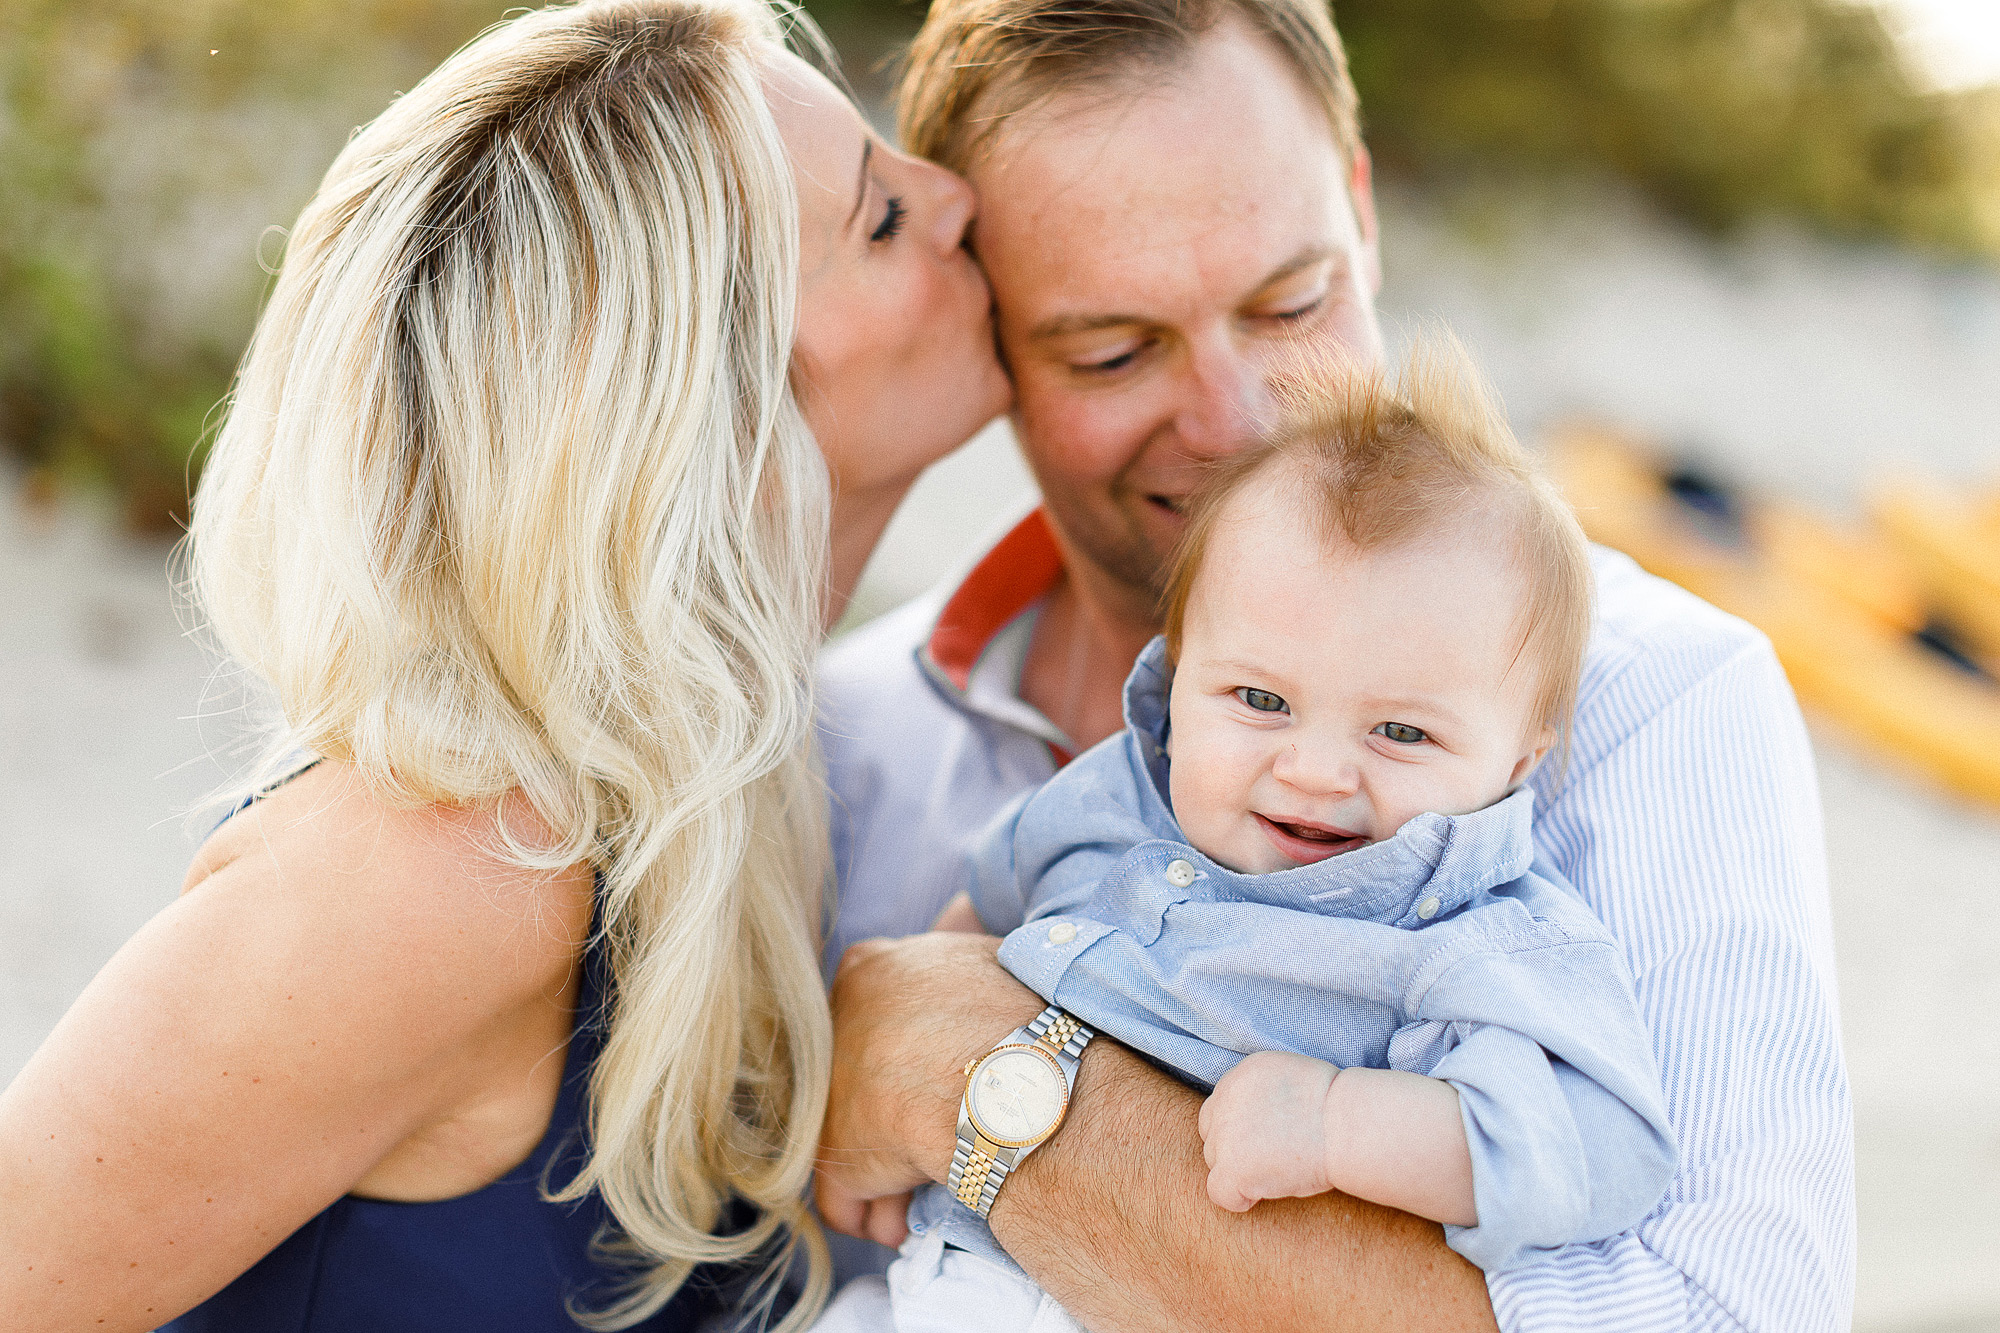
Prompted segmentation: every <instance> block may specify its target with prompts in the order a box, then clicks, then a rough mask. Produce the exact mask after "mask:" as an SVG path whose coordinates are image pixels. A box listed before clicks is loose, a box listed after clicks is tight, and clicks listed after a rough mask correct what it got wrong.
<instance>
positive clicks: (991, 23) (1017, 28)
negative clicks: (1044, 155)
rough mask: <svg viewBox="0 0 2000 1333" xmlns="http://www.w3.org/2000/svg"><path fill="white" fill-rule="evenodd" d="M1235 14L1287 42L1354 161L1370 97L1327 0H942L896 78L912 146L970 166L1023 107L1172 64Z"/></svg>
mask: <svg viewBox="0 0 2000 1333" xmlns="http://www.w3.org/2000/svg"><path fill="white" fill-rule="evenodd" d="M1232 16H1234V17H1236V18H1239V19H1241V20H1242V21H1244V22H1245V23H1247V24H1248V25H1249V26H1250V28H1251V29H1252V30H1253V31H1255V32H1259V33H1262V34H1263V35H1264V36H1266V37H1268V38H1269V39H1270V40H1271V41H1272V42H1273V43H1274V44H1275V45H1276V46H1277V48H1278V50H1279V51H1280V52H1281V53H1282V54H1283V55H1284V57H1285V60H1286V62H1287V63H1288V64H1289V65H1290V66H1291V67H1292V69H1293V71H1294V72H1296V73H1297V75H1298V77H1299V81H1300V83H1301V84H1302V85H1303V86H1304V87H1305V89H1306V91H1307V92H1308V93H1309V94H1310V95H1311V96H1312V97H1313V98H1314V99H1315V100H1316V101H1318V102H1319V103H1320V104H1321V105H1322V106H1323V107H1324V108H1325V109H1326V120H1327V125H1328V127H1329V128H1330V129H1331V130H1332V132H1333V141H1334V144H1335V146H1336V147H1338V148H1339V150H1340V155H1341V159H1342V160H1343V161H1344V162H1346V163H1347V165H1348V166H1349V167H1350V168H1351V167H1352V166H1353V165H1354V160H1355V158H1356V156H1357V155H1358V154H1359V153H1360V151H1361V128H1360V99H1359V98H1357V97H1356V96H1355V92H1354V82H1353V80H1352V79H1350V78H1349V77H1348V73H1347V53H1346V52H1345V51H1344V50H1343V49H1342V48H1341V45H1340V34H1339V33H1338V32H1336V31H1335V30H1334V26H1333V16H1332V14H1331V13H1330V12H1328V9H1327V5H1326V0H933V3H932V5H931V9H930V15H929V17H927V18H926V19H925V20H924V26H923V28H922V29H921V30H920V31H919V32H918V33H917V36H916V40H915V41H914V42H912V43H911V45H910V52H909V57H908V62H907V65H906V67H905V68H904V71H903V78H902V83H901V85H900V86H899V87H898V89H897V94H896V119H897V125H898V128H899V129H900V131H901V133H902V136H903V146H904V147H905V148H907V149H908V150H909V151H910V152H913V153H916V154H918V155H919V156H922V157H927V158H929V159H931V160H932V161H933V162H938V163H941V164H943V165H944V166H947V167H950V168H951V169H952V170H953V171H956V172H958V173H959V174H960V175H965V174H967V173H968V172H969V171H970V169H971V167H972V165H973V163H974V162H975V161H976V159H977V157H978V155H979V153H980V152H981V151H982V149H983V148H984V147H985V146H986V145H987V144H988V143H989V142H990V141H991V139H992V138H993V136H994V135H995V134H996V133H997V132H998V131H999V130H1000V129H1001V128H1002V127H1003V126H1005V124H1006V123H1007V121H1008V120H1010V119H1011V118H1013V117H1014V116H1017V115H1019V114H1020V113H1022V112H1024V111H1028V110H1031V109H1033V108H1034V107H1036V106H1039V105H1041V104H1043V103H1045V102H1047V101H1048V100H1050V99H1051V98H1053V97H1055V96H1056V95H1057V94H1059V93H1075V92H1087V91H1092V90H1104V89H1107V88H1109V87H1112V86H1114V85H1116V84H1118V83H1120V82H1121V81H1123V80H1125V79H1127V78H1129V77H1130V76H1131V75H1132V74H1133V73H1134V72H1135V71H1139V72H1144V71H1147V70H1153V71H1162V70H1166V69H1169V68H1171V67H1172V66H1173V64H1174V63H1175V62H1176V61H1178V60H1180V59H1181V58H1182V57H1184V56H1185V55H1186V54H1187V52H1188V50H1189V49H1190V48H1191V47H1193V45H1194V44H1195V42H1196V40H1197V39H1199V38H1200V37H1202V36H1203V35H1204V34H1206V33H1208V32H1209V31H1211V30H1212V29H1213V28H1214V27H1215V26H1216V24H1218V23H1220V22H1222V21H1223V20H1224V19H1226V18H1229V17H1232Z"/></svg>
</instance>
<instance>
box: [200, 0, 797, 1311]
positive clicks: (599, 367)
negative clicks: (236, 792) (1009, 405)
mask: <svg viewBox="0 0 2000 1333" xmlns="http://www.w3.org/2000/svg"><path fill="white" fill-rule="evenodd" d="M782 45H783V34H782V33H781V31H780V28H779V24H778V21H777V19H776V16H775V15H774V13H773V12H772V10H770V9H769V8H767V7H766V6H765V5H763V4H762V3H759V0H585V3H581V4H577V5H573V6H567V7H556V8H550V9H544V10H538V11H533V12H529V13H526V14H523V15H521V16H519V17H516V18H514V19H511V20H509V21H508V22H506V23H504V24H501V25H500V26H499V27H497V28H494V29H492V30H490V31H488V32H487V33H486V34H485V35H483V36H481V37H480V38H478V39H477V40H476V41H474V42H473V43H472V44H471V45H469V46H467V47H466V48H465V49H463V50H462V51H460V52H459V53H458V54H457V55H455V56H453V57H452V58H451V59H450V60H448V61H446V62H445V63H444V64H443V65H442V66H440V67H439V68H438V69H437V70H436V71H435V72H434V73H432V74H431V75H430V76H429V77H427V78H425V79H424V80H423V81H422V82H421V83H419V84H418V85H417V86H416V87H414V88H412V89H411V90H410V91H409V92H408V93H407V94H405V95H404V96H402V97H401V98H399V99H398V100H397V101H396V102H395V103H394V105H392V106H391V107H390V108H389V109H388V110H387V111H386V112H384V113H383V114H382V116H381V117H379V118H378V119H377V120H375V121H374V123H372V124H370V125H368V126H366V127H364V128H363V129H362V130H360V131H359V132H358V133H357V134H356V135H355V137H354V138H353V140H352V141H351V142H349V144H348V145H347V148H346V149H345V151H343V152H342V153H341V154H340V157H339V158H338V160H336V161H335V162H334V164H333V166H332V168H331V169H330V170H329V171H328V173H327V175H326V179H325V180H324V181H323V182H322V183H321V185H320V188H319V192H318V193H317V194H316V195H315V196H314V197H313V199H312V201H311V202H310V203H308V204H307V205H306V208H305V211H304V212H303V213H302V214H301V215H300V217H299V220H298V224H297V226H296V227H294V228H293V229H292V232H291V235H290V238H289V240H288V242H287V245H286V248H285V256H284V262H283V268H282V270H281V272H280V274H279V276H278V279H277V282H276V285H275V288H274V290H273V291H272V294H271V298H270V302H269V305H268V306H267V308H266V309H265V311H264V313H263V315H262V317H261V319H260V320H259V321H258V325H257V330H256V334H255V337H254V340H253V341H252V344H251V347H250V350H249V352H248V353H247V354H246V356H245V358H244V361H243V364H242V367H241V369H240V371H239V373H238V377H237V382H236V386H235V390H234V393H233V395H232V399H231V402H230V404H229V409H228V417H227V422H226V424H225V425H224V426H223V428H222V430H221V432H220V435H219V437H218V439H217V441H216V445H215V450H214V454H213V456H212V458H211V460H210V462H209V464H208V468H207V471H206V473H205V475H204V476H203V478H202V483H201V489H200V494H199V495H198V496H197V498H196V501H195V509H194V524H193V533H192V549H193V572H194V577H195V581H196V586H197V589H198V593H199V597H200V602H201V606H202V608H203V610H204V612H205V614H206V616H207V619H208V623H209V625H210V626H211V628H212V629H213V631H214V633H215V635H216V636H217V637H218V638H219V640H220V641H221V643H222V644H223V646H225V647H226V648H227V650H228V651H229V652H230V653H231V654H232V655H233V656H234V657H235V658H236V659H238V660H239V661H240V662H242V663H244V664H245V665H246V666H247V667H248V668H249V670H250V671H251V672H252V673H253V674H254V675H255V676H256V677H258V678H261V679H262V680H263V681H264V682H267V683H268V685H269V686H270V688H271V690H272V691H273V692H274V693H275V695H276V699H277V702H278V703H279V705H280V706H281V708H282V710H283V715H284V721H285V723H286V729H285V731H284V734H282V735H281V736H279V737H278V738H277V741H276V745H275V748H274V751H273V753H282V752H283V751H284V750H285V749H286V748H288V747H291V746H295V745H296V746H303V747H304V748H306V749H309V750H311V751H313V752H315V753H317V754H320V755H324V756H326V757H328V758H331V759H336V760H341V761H344V762H347V763H350V764H352V765H354V766H355V768H356V769H357V770H358V771H359V772H360V773H361V775H362V776H363V777H364V778H365V779H366V780H367V782H368V784H369V786H370V788H371V789H372V791H373V792H374V793H376V794H377V796H379V797H380V798H381V799H384V800H389V801H395V802H401V803H409V804H427V803H444V804H449V805H458V806H480V807H485V808H491V809H497V810H500V811H501V812H502V815H501V824H500V837H501V839H502V841H503V842H504V848H503V849H502V850H503V851H504V852H505V853H506V854H507V855H509V856H511V857H512V858H513V859H514V860H516V861H518V862H519V863H520V864H522V865H525V866H541V867H551V868H554V867H563V866H569V865H574V864H576V863H578V862H584V861H587V862H589V863H590V864H591V865H593V866H594V867H595V869H596V871H597V873H598V875H599V877H600V878H601V881H602V885H603V888H602V894H601V901H600V906H599V929H600V930H601V932H602V942H601V945H600V946H599V947H601V948H602V949H603V950H604V952H605V954H606V955H607V957H608V959H609V963H610V969H611V973H612V980H611V985H610V987H609V990H610V996H611V998H610V1002H609V1004H610V1007H609V1012H608V1014H606V1015H603V1016H599V1015H595V1014H583V1015H579V1018H578V1022H579V1025H582V1024H588V1023H595V1022H598V1021H600V1017H602V1018H603V1019H605V1020H608V1029H607V1031H606V1033H605V1037H604V1043H603V1049H602V1052H601V1054H600V1055H599V1056H598V1058H597V1060H596V1063H595V1065H594V1066H593V1068H592V1073H591V1081H590V1115H589V1142H588V1144H587V1146H588V1148H589V1159H588V1163H587V1165H586V1166H585V1167H584V1169H583V1171H582V1173H581V1174H580V1175H579V1176H577V1177H576V1179H575V1180H574V1181H572V1182H568V1183H567V1187H566V1188H563V1189H561V1190H560V1191H559V1192H558V1194H557V1195H556V1197H557V1198H559V1199H564V1200H571V1199H576V1198H578V1197H580V1196H581V1195H582V1194H584V1193H585V1192H587V1191H589V1190H591V1189H595V1190H597V1191H599V1192H600V1193H601V1194H602V1196H603V1198H604V1200H605V1202H606V1203H607V1204H608V1205H609V1207H610V1210H611V1213H612V1215H613V1216H614V1217H615V1218H616V1221H617V1233H616V1235H614V1236H611V1237H607V1238H606V1239H607V1240H608V1241H609V1243H610V1245H611V1247H612V1248H613V1249H614V1250H616V1251H618V1252H620V1253H622V1254H623V1255H624V1256H625V1257H627V1258H628V1259H629V1260H630V1261H631V1263H632V1265H633V1271H634V1278H635V1280H634V1283H633V1285H632V1286H631V1288H630V1289H629V1290H628V1291H627V1292H626V1294H625V1296H624V1298H623V1299H621V1300H619V1301H617V1302H616V1303H615V1304H613V1305H612V1306H611V1307H610V1308H608V1309H603V1310H597V1311H594V1312H587V1313H588V1317H589V1319H590V1320H591V1322H593V1323H595V1324H597V1325H599V1326H609V1327H622V1326H624V1325H627V1324H630V1323H634V1322H637V1321H638V1320H640V1319H643V1318H645V1317H646V1316H648V1315H649V1314H651V1313H653V1312H654V1311H657V1310H658V1309H659V1308H660V1307H661V1306H663V1305H664V1304H665V1303H666V1301H667V1300H668V1298H669V1297H671V1296H672V1295H673V1293H674V1291H675V1290H676V1289H677V1288H678V1287H679V1286H680V1285H681V1283H682V1282H683V1281H684V1280H685V1279H686V1278H687V1276H688V1274H689V1273H690V1272H691V1271H692V1270H693V1268H694V1266H695V1265H696V1264H698V1263H704V1262H732V1261H742V1260H745V1259H752V1258H762V1259H766V1260H768V1262H769V1263H770V1265H771V1269H770V1275H771V1276H772V1278H773V1280H775V1279H776V1277H778V1276H781V1275H782V1274H783V1273H784V1272H786V1271H787V1270H788V1267H789V1264H790V1260H791V1258H792V1253H793V1249H794V1247H795V1246H796V1245H798V1244H801V1243H803V1245H804V1246H805V1248H806V1250H807V1252H808V1253H809V1256H810V1263H809V1264H808V1265H806V1266H805V1267H806V1268H807V1270H808V1274H809V1276H808V1281H807V1283H806V1290H805V1294H804V1297H803V1298H802V1299H801V1301H800V1302H799V1303H798V1305H797V1306H796V1307H795V1308H794V1310H793V1312H792V1314H791V1316H790V1317H789V1318H787V1319H786V1320H785V1321H783V1322H782V1323H781V1324H780V1327H781V1328H790V1327H800V1326H802V1325H803V1324H804V1323H806V1322H809V1321H810V1319H811V1317H812V1315H813V1313H814V1312H815V1311H816V1309H817V1308H818V1306H819V1305H820V1304H821V1303H822V1301H823V1300H824V1296H825V1293H826V1291H827V1288H828V1281H829V1279H828V1273H829V1266H828V1262H827V1258H826V1247H825V1244H824V1242H823V1240H822V1239H821V1237H820V1234H819V1230H818V1227H817V1225H816V1224H815V1223H814V1221H813V1220H812V1218H811V1216H810V1214H809V1213H808V1212H807V1210H806V1206H805V1203H804V1195H805V1191H806V1187H807V1185H808V1183H809V1181H810V1178H811V1174H812V1163H813V1154H814V1149H815V1146H816V1143H817V1140H818V1137H819V1127H820V1121H821V1117H822V1113H823V1110H824V1106H825V1099H826V1088H827V1080H828V1076H829V1066H830V1061H831V1049H832V1037H831V1025H830V1022H829V1019H828V1014H827V1006H826V997H825V991H824V989H823V986H822V982H821V977H820V964H819V951H820V934H819V926H820V910H821V905H820V890H821V885H822V881H823V877H824V875H825V870H826V863H827V857H826V847H825V844H826V833H825V827H824V824H825V817H824V813H823V811H824V806H825V793H824V790H823V786H822V783H821V781H820V779H819V778H818V776H817V774H816V769H815V765H814V762H813V759H812V735H813V732H812V702H811V697H810V692H809V685H808V682H809V678H810V671H811V665H812V660H813V654H814V652H815V651H816V648H817V645H818V642H819V638H820V632H821V608H822V602H823V598H824V595H825V570H826V549H827V514H828V489H827V475H826V469H825V466H824V464H823V462H822V460H821V458H820V456H819V452H818V450H817V449H816V448H815V446H814V443H813V440H812V437H811V435H810V433H809V432H808V430H807V428H806V424H805V421H804V419H803V417H802V416H801V415H800V412H799V409H798V406H797V404H796V403H795V402H794V401H793V397H792V393H791V390H790V387H789V383H788V377H789V372H790V368H791V361H792V344H793V334H794V325H795V307H796V300H797V292H798V285H799V252H798V231H799V220H798V204H797V200H796V199H795V197H794V192H793V184H792V172H791V166H790V162H789V159H788V157H787V155H786V150H785V146H784V143H783V141H782V140H781V139H780V138H779V135H778V131H777V126H776V123H775V122H774V121H773V120H772V117H771V113H770V110H769V108H768V107H767V106H766V104H765V99H764V94H763V92H762V89H761V86H760V64H761V62H762V61H763V60H765V59H767V58H768V57H769V56H770V55H772V54H773V53H775V52H777V51H778V50H780V49H781V47H782ZM510 792H519V793H521V794H522V795H524V796H525V797H526V798H527V800H528V802H529V803H531V804H532V806H533V808H534V810H535V812H536V813H538V814H539V815H540V817H541V819H542V821H544V823H545V824H546V826H547V827H548V828H549V829H552V830H553V831H554V841H553V843H552V844H551V843H550V842H548V841H546V840H543V841H532V840H530V839H529V838H528V837H526V836H525V835H524V834H523V833H522V832H521V830H520V829H518V828H515V827H512V826H510V825H509V824H508V822H507V821H506V819H505V815H504V811H505V809H506V807H505V806H503V805H501V804H500V801H501V798H502V797H503V796H504V795H506V794H508V793H510ZM465 891H467V892H469V893H478V892H481V891H482V890H481V888H480V887H479V886H478V885H477V884H468V885H466V886H465ZM556 1183H562V1182H556ZM738 1200H740V1201H742V1202H743V1203H746V1204H748V1205H749V1208H750V1213H751V1220H750V1221H749V1223H748V1224H747V1225H745V1226H742V1227H741V1228H740V1229H737V1230H734V1231H732V1232H731V1233H730V1234H717V1232H718V1229H719V1228H720V1227H721V1226H722V1225H723V1224H724V1222H725V1219H726V1218H730V1217H731V1216H732V1215H733V1214H734V1212H735V1210H734V1208H733V1203H734V1201H738Z"/></svg>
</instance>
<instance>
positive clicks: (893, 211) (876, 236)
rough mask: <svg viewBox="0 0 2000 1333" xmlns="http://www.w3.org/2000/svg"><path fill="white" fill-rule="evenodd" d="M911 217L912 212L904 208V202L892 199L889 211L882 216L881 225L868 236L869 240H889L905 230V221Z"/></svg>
mask: <svg viewBox="0 0 2000 1333" xmlns="http://www.w3.org/2000/svg"><path fill="white" fill-rule="evenodd" d="M909 216H910V210H909V209H907V208H904V207H903V201H902V200H901V199H897V198H891V199H890V200H889V211H888V212H886V213H884V214H883V215H882V221H881V224H880V225H878V226H877V227H876V228H875V230H874V231H872V232H870V233H869V234H868V239H869V240H871V241H886V240H889V239H890V238H892V237H893V236H895V234H896V233H897V232H899V231H901V230H902V229H903V221H904V219H906V218H908V217H909Z"/></svg>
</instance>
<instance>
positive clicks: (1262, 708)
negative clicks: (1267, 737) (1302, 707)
mask: <svg viewBox="0 0 2000 1333" xmlns="http://www.w3.org/2000/svg"><path fill="white" fill-rule="evenodd" d="M1236 697H1237V698H1239V699H1241V700H1242V701H1243V703H1244V706H1245V707H1248V708H1254V709H1256V710H1257V711H1258V712H1260V713H1289V712H1291V711H1292V706H1291V705H1290V704H1288V703H1286V702H1285V700H1284V696H1282V695H1277V694H1273V693H1271V692H1270V691H1269V690H1253V689H1251V688H1250V687H1249V686H1247V685H1246V686H1244V687H1242V688H1241V689H1239V690H1237V691H1236Z"/></svg>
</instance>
